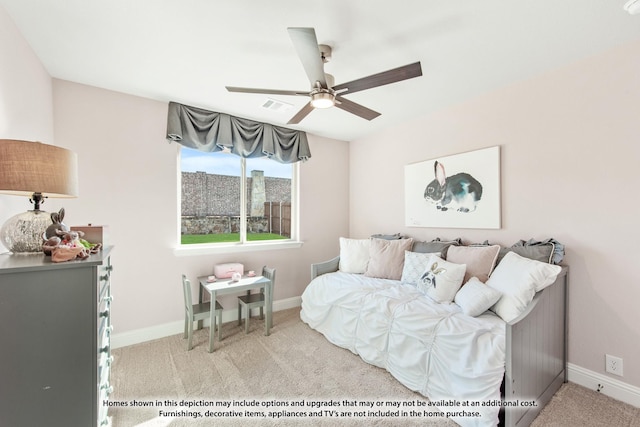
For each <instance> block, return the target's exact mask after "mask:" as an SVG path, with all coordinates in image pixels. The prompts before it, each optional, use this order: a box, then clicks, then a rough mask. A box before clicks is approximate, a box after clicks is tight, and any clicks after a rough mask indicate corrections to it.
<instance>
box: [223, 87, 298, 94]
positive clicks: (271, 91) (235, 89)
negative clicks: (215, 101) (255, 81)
mask: <svg viewBox="0 0 640 427" xmlns="http://www.w3.org/2000/svg"><path fill="white" fill-rule="evenodd" d="M225 87H226V88H227V90H228V91H229V92H242V93H264V94H269V95H302V96H309V92H303V91H298V90H279V89H256V88H250V87H236V86H225Z"/></svg>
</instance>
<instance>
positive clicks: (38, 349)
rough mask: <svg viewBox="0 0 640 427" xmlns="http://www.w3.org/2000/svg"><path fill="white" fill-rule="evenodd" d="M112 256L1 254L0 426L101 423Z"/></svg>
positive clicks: (106, 389) (108, 352)
mask: <svg viewBox="0 0 640 427" xmlns="http://www.w3.org/2000/svg"><path fill="white" fill-rule="evenodd" d="M111 252H112V248H111V247H107V248H104V249H103V250H102V251H101V252H100V253H98V254H95V255H92V256H91V257H89V258H87V259H86V260H82V261H69V262H63V263H53V262H51V258H50V257H45V256H44V255H42V254H33V255H10V254H2V255H0V426H2V427H4V426H7V427H9V426H11V427H33V426H48V427H89V426H93V427H97V426H100V425H106V424H107V408H108V405H104V404H103V401H104V400H108V398H109V394H110V393H111V391H112V389H111V385H110V384H109V371H110V367H111V361H112V358H111V349H110V334H111V331H112V326H111V314H110V311H111V300H112V296H111V271H112V266H111Z"/></svg>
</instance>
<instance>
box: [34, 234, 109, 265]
mask: <svg viewBox="0 0 640 427" xmlns="http://www.w3.org/2000/svg"><path fill="white" fill-rule="evenodd" d="M56 234H57V236H52V237H50V238H49V239H47V241H45V242H44V244H43V245H42V250H43V251H44V253H45V254H46V255H51V260H52V261H53V262H62V261H70V260H73V259H87V258H88V257H89V255H91V254H95V253H97V252H98V251H100V249H101V248H102V245H101V244H100V243H98V244H96V245H92V244H91V243H89V242H87V241H86V240H84V241H83V239H82V236H84V233H83V232H82V231H73V230H72V231H63V230H57V232H56Z"/></svg>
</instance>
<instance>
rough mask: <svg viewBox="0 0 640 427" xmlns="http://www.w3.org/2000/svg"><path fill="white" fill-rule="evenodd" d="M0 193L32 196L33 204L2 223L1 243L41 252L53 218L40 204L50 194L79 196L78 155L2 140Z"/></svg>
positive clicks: (13, 248)
mask: <svg viewBox="0 0 640 427" xmlns="http://www.w3.org/2000/svg"><path fill="white" fill-rule="evenodd" d="M0 193H4V194H12V195H17V196H29V197H30V199H29V201H30V202H31V203H33V205H34V206H33V210H29V211H26V212H22V213H19V214H17V215H15V216H13V217H11V218H9V219H8V220H7V221H6V222H5V223H4V224H3V225H2V228H1V229H0V240H1V241H2V243H3V244H4V245H5V246H6V247H7V249H9V250H10V251H11V252H13V253H29V252H42V243H43V241H44V239H43V235H44V233H45V231H46V229H47V227H48V226H49V225H51V224H52V220H51V215H50V214H49V213H47V212H45V211H42V210H40V205H41V204H42V203H44V199H45V198H47V197H77V196H78V158H77V156H76V154H75V153H74V152H72V151H69V150H66V149H64V148H60V147H56V146H53V145H47V144H42V143H40V142H31V141H19V140H13V139H0Z"/></svg>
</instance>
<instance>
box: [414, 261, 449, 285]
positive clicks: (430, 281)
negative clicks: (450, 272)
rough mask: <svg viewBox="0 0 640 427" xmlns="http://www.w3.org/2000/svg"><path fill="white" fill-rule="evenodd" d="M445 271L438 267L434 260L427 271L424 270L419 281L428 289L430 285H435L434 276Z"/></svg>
mask: <svg viewBox="0 0 640 427" xmlns="http://www.w3.org/2000/svg"><path fill="white" fill-rule="evenodd" d="M445 271H447V270H446V269H444V268H438V263H437V262H434V263H433V264H431V268H430V269H429V270H428V271H425V272H424V273H423V274H422V277H420V282H421V283H422V288H423V289H425V290H426V289H429V288H430V287H434V288H435V287H436V276H437V275H438V274H440V273H444V272H445Z"/></svg>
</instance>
